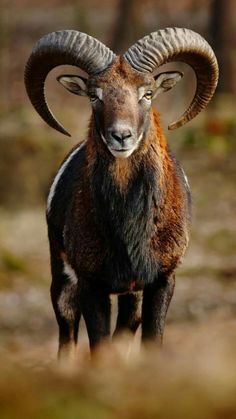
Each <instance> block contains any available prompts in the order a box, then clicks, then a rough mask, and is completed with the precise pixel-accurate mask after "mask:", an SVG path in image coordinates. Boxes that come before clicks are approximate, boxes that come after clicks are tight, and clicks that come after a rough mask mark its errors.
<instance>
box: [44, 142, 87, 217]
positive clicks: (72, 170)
mask: <svg viewBox="0 0 236 419" xmlns="http://www.w3.org/2000/svg"><path fill="white" fill-rule="evenodd" d="M84 162H85V142H84V143H81V144H79V145H77V146H75V147H74V148H73V149H72V150H71V151H70V153H69V154H68V155H67V156H66V157H65V159H64V160H63V162H62V164H61V166H60V168H59V170H58V172H57V173H56V175H55V177H54V179H53V182H52V185H51V187H50V190H49V194H48V199H47V214H48V215H49V214H50V212H51V209H52V206H53V205H54V201H58V200H59V201H64V202H68V200H69V199H70V195H71V194H72V190H73V187H74V185H75V183H76V182H77V181H79V178H80V177H81V174H82V168H83V166H84Z"/></svg>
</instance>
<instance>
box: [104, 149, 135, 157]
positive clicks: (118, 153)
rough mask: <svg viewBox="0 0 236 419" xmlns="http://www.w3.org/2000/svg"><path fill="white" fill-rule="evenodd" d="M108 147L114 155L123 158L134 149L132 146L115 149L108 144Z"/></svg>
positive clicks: (129, 154)
mask: <svg viewBox="0 0 236 419" xmlns="http://www.w3.org/2000/svg"><path fill="white" fill-rule="evenodd" d="M108 149H109V151H110V153H111V154H112V155H113V156H114V157H122V158H124V159H127V157H129V156H131V154H132V153H133V151H134V150H135V148H134V147H132V148H120V149H119V150H118V149H115V148H112V147H109V146H108Z"/></svg>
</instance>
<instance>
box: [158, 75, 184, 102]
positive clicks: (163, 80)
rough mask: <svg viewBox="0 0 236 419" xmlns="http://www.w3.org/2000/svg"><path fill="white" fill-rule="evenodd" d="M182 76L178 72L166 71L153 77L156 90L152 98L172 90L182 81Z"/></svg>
mask: <svg viewBox="0 0 236 419" xmlns="http://www.w3.org/2000/svg"><path fill="white" fill-rule="evenodd" d="M183 75H184V74H183V73H181V72H180V71H166V72H165V73H160V74H158V75H157V76H156V77H155V82H156V88H155V91H154V94H153V97H155V96H157V95H159V94H160V93H163V92H167V91H168V90H170V89H172V87H174V86H175V85H176V83H178V82H179V81H180V80H181V79H182V77H183Z"/></svg>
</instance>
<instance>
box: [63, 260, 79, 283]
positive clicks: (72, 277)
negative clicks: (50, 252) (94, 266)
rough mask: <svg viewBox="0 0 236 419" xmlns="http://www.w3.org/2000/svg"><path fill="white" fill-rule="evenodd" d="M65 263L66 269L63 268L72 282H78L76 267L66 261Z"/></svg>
mask: <svg viewBox="0 0 236 419" xmlns="http://www.w3.org/2000/svg"><path fill="white" fill-rule="evenodd" d="M63 263H64V269H63V272H64V274H66V276H67V277H68V278H69V279H70V281H71V282H72V284H77V282H78V278H77V276H76V273H75V271H74V269H73V268H72V267H71V266H70V265H69V263H66V262H65V261H64V262H63Z"/></svg>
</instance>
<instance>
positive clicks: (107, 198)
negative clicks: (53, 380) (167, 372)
mask: <svg viewBox="0 0 236 419" xmlns="http://www.w3.org/2000/svg"><path fill="white" fill-rule="evenodd" d="M109 71H116V72H117V73H118V70H117V68H115V70H114V69H111V70H109ZM122 71H123V73H124V69H123V70H122ZM132 71H133V70H132ZM123 73H122V78H124V79H128V75H127V73H125V74H124V75H123ZM119 77H121V76H119ZM145 130H146V132H145V135H144V137H143V139H142V142H141V143H140V146H139V148H138V149H137V150H136V151H135V152H134V153H133V154H132V155H131V157H129V158H128V159H119V158H117V159H116V158H114V157H113V156H111V154H110V152H109V151H108V150H107V147H106V145H105V144H104V143H103V142H102V141H101V138H100V136H99V132H98V129H97V123H96V122H95V120H94V117H93V118H92V120H91V124H90V130H89V135H88V139H87V141H86V143H85V145H83V146H82V147H81V149H80V150H79V151H78V152H77V153H75V155H74V157H73V158H72V159H71V161H70V162H69V164H68V165H67V167H66V168H65V170H64V171H63V173H62V175H61V177H60V179H59V181H58V183H57V186H56V189H55V193H54V196H53V198H52V202H51V207H50V210H49V211H48V214H47V219H48V229H49V241H50V249H51V266H52V287H51V295H52V301H53V306H54V310H55V313H56V317H57V321H58V324H59V335H60V338H59V340H60V352H61V353H62V352H63V351H65V352H66V351H69V350H70V349H71V347H72V346H73V345H74V343H76V341H77V334H78V324H79V319H80V316H81V314H82V315H83V316H84V319H85V322H86V325H87V330H88V335H89V339H90V345H91V348H93V347H95V346H96V345H97V343H99V342H100V341H101V340H102V339H104V338H107V337H108V336H109V334H110V302H109V295H110V294H111V293H119V294H121V295H120V296H119V313H118V319H117V327H116V330H115V334H118V333H119V332H121V331H123V330H124V329H129V330H130V331H131V332H134V331H135V330H136V329H137V327H138V325H139V323H140V320H141V321H142V337H143V339H156V340H157V341H159V342H161V340H162V335H163V329H164V322H165V316H166V312H167V309H168V305H169V302H170V300H171V297H172V294H173V290H174V276H175V269H176V267H177V265H178V264H179V263H180V261H181V259H182V257H183V255H184V252H185V249H186V246H187V242H188V232H189V221H190V193H189V189H188V185H187V183H186V180H185V176H184V174H183V171H182V169H181V167H180V166H179V164H178V163H177V162H176V160H175V159H174V158H173V157H172V155H171V153H170V151H169V149H168V146H167V144H166V141H165V138H164V136H163V133H162V130H161V128H160V123H159V119H158V115H157V113H156V112H155V111H153V110H152V111H151V113H150V116H149V120H148V123H147V122H145ZM73 275H74V277H73V278H72V276H73ZM138 291H141V292H142V294H143V303H142V312H141V313H140V299H141V297H140V295H141V294H140V292H138Z"/></svg>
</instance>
